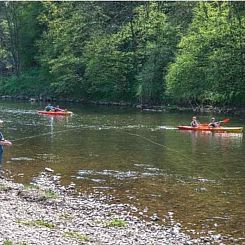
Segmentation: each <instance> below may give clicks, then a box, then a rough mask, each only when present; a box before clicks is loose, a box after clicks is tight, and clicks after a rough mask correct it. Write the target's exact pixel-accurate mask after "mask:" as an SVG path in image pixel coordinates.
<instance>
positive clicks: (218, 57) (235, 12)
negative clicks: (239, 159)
mask: <svg viewBox="0 0 245 245" xmlns="http://www.w3.org/2000/svg"><path fill="white" fill-rule="evenodd" d="M244 13H245V4H244V3H243V2H227V1H225V2H222V1H219V2H116V1H115V2H1V3H0V95H13V96H19V95H21V96H33V97H34V96H36V97H50V98H52V97H55V98H74V99H78V100H80V101H91V100H93V101H116V102H118V101H124V102H129V103H131V102H134V103H135V102H138V103H142V104H144V103H147V104H164V103H175V104H182V105H183V104H191V105H194V106H196V105H200V104H201V105H207V104H208V105H227V106H230V105H232V106H244V105H245V81H244V67H245V66H244V50H245V40H244V36H245V22H244V20H245V14H244Z"/></svg>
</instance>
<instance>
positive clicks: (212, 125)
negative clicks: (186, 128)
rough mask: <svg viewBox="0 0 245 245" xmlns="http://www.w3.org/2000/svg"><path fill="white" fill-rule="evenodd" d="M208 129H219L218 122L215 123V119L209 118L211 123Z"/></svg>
mask: <svg viewBox="0 0 245 245" xmlns="http://www.w3.org/2000/svg"><path fill="white" fill-rule="evenodd" d="M208 126H209V127H213V128H217V127H220V122H215V118H214V117H212V118H211V122H210V123H209V124H208Z"/></svg>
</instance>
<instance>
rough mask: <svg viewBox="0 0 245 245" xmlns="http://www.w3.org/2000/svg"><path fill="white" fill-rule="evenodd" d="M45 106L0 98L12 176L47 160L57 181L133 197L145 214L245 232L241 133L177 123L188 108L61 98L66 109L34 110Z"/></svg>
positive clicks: (127, 199) (25, 178)
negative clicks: (54, 112) (61, 112)
mask: <svg viewBox="0 0 245 245" xmlns="http://www.w3.org/2000/svg"><path fill="white" fill-rule="evenodd" d="M44 106H45V105H43V104H38V103H36V104H31V103H17V102H3V101H1V102H0V119H1V120H3V121H4V127H3V128H2V132H3V134H4V136H5V139H9V140H11V141H12V142H13V146H12V147H5V149H4V163H3V164H2V168H3V169H4V170H5V172H7V173H8V176H10V177H12V178H13V179H14V180H16V181H18V182H22V183H29V182H30V181H31V180H32V178H33V177H35V176H37V175H38V174H39V173H40V172H41V171H44V168H45V167H49V168H52V169H53V170H54V171H55V173H56V174H60V175H61V181H62V183H63V184H65V185H68V184H70V183H71V182H73V183H75V184H76V186H77V188H78V189H79V190H80V191H84V192H93V193H98V194H99V193H103V194H106V195H108V197H109V196H111V197H113V199H112V200H110V201H111V202H122V203H132V204H134V205H135V206H136V208H137V212H136V213H137V214H138V215H141V216H143V218H145V219H147V217H151V216H152V215H153V214H156V215H157V216H158V218H159V221H158V222H163V223H165V224H168V223H169V222H172V221H173V220H172V219H174V221H175V222H179V223H180V224H181V225H182V228H183V229H185V230H186V231H188V232H190V233H191V232H193V233H196V232H199V234H200V233H204V234H205V233H206V232H207V231H211V232H214V234H217V233H220V234H222V235H230V236H233V237H235V238H244V237H245V234H244V230H245V228H244V224H245V210H244V207H245V191H244V184H245V165H244V163H245V142H244V139H243V134H212V133H200V132H184V131H179V130H177V129H176V126H177V125H179V124H181V125H186V124H187V125H188V124H189V123H190V120H191V117H192V114H189V113H166V112H149V111H148V112H147V111H143V112H141V111H138V110H136V109H132V108H118V107H116V108H108V107H88V106H81V105H69V106H68V105H66V106H68V109H69V110H71V111H73V112H74V114H73V115H72V116H69V117H60V116H59V117H57V116H56V117H50V116H42V115H38V114H37V111H36V110H38V109H42V108H43V107H44ZM60 107H62V105H60ZM211 116H215V115H211V114H202V115H199V117H198V118H199V120H200V121H202V122H207V121H209V119H210V118H211ZM227 117H229V118H230V119H231V120H230V122H229V123H228V124H227V126H243V127H244V126H245V123H244V119H241V118H238V117H232V116H230V115H218V116H217V115H216V118H217V119H223V118H227ZM108 201H109V198H108Z"/></svg>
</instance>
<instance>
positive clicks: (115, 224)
mask: <svg viewBox="0 0 245 245" xmlns="http://www.w3.org/2000/svg"><path fill="white" fill-rule="evenodd" d="M132 208H134V207H131V206H130V205H128V204H108V203H106V201H105V197H101V198H99V197H95V196H93V195H85V194H78V193H75V192H74V189H73V186H72V185H71V186H69V187H64V186H61V185H59V177H58V176H55V175H53V174H52V173H48V172H43V173H41V174H40V176H38V177H37V178H35V179H34V180H33V183H32V185H30V186H24V185H22V184H18V183H14V182H12V181H11V180H8V179H6V178H4V177H1V176H0V220H1V225H0V244H19V245H20V244H22V245H24V244H25V245H27V244H43V245H46V244H47V245H48V244H55V245H58V244H69V245H73V244H74V245H75V244H101V245H102V244H107V245H108V244H125V245H126V244H136V245H137V244H142V245H143V244H147V245H150V244H152V245H158V244H159V245H160V244H161V245H162V244H168V245H169V244H174V245H178V244H181V245H182V244H214V243H215V244H225V243H222V242H221V237H220V236H212V237H200V238H197V239H192V238H191V237H190V236H188V235H186V234H184V233H183V232H181V225H180V224H173V226H171V227H165V226H161V225H158V224H156V222H154V221H152V222H146V221H144V220H141V219H139V218H137V217H134V216H132V215H131V212H130V209H132Z"/></svg>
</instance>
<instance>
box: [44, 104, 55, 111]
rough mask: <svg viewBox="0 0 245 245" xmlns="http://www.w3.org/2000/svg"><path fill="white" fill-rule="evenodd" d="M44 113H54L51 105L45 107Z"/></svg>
mask: <svg viewBox="0 0 245 245" xmlns="http://www.w3.org/2000/svg"><path fill="white" fill-rule="evenodd" d="M45 111H54V107H53V106H52V105H51V104H48V105H47V106H46V107H45Z"/></svg>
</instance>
